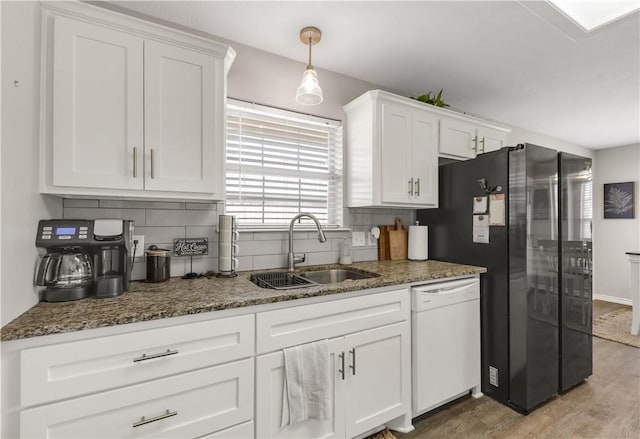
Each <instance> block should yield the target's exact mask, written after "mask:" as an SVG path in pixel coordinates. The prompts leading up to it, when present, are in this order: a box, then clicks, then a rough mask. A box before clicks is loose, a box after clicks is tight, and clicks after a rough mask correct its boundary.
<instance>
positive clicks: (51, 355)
mask: <svg viewBox="0 0 640 439" xmlns="http://www.w3.org/2000/svg"><path fill="white" fill-rule="evenodd" d="M253 331H254V321H253V315H248V316H239V317H231V318H226V319H220V320H210V321H205V322H197V323H189V324H185V325H178V326H171V327H167V328H159V329H152V330H147V331H139V332H133V333H128V334H121V335H114V336H107V337H101V338H96V339H90V340H82V341H76V342H69V343H61V344H56V345H51V346H42V347H36V348H32V349H25V350H24V351H22V352H21V353H20V389H21V394H20V395H21V403H22V406H31V405H34V404H41V403H45V402H50V401H55V400H59V399H64V398H70V397H76V396H80V395H83V394H89V393H93V392H100V391H103V390H108V389H112V388H116V387H122V386H128V385H131V384H135V383H139V382H142V381H148V380H152V379H156V378H159V377H164V376H169V375H174V374H177V373H182V372H186V371H189V370H195V369H198V368H202V367H207V366H212V365H215V364H221V363H225V362H228V361H233V360H237V359H240V358H243V357H248V356H251V355H252V354H253V351H254V334H253Z"/></svg>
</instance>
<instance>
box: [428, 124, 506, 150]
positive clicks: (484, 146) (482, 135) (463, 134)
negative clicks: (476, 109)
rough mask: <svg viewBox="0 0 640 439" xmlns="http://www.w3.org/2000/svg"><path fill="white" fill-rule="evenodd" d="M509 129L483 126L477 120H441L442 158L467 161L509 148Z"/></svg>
mask: <svg viewBox="0 0 640 439" xmlns="http://www.w3.org/2000/svg"><path fill="white" fill-rule="evenodd" d="M509 131H510V130H509V129H507V128H503V127H497V126H489V125H488V124H483V122H482V121H479V120H478V119H475V118H465V119H461V118H460V117H455V118H454V117H443V118H442V119H441V120H440V156H442V157H447V158H451V159H458V160H466V159H472V158H475V156H476V155H478V154H482V153H485V152H491V151H497V150H499V149H500V148H502V147H503V146H507V134H508V133H509Z"/></svg>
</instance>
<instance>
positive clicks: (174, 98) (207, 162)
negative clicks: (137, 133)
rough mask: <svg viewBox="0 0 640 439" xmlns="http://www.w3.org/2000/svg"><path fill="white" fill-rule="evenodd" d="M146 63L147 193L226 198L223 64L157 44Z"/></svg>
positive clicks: (146, 52) (148, 48)
mask: <svg viewBox="0 0 640 439" xmlns="http://www.w3.org/2000/svg"><path fill="white" fill-rule="evenodd" d="M144 59H145V82H144V87H145V110H146V111H145V124H144V133H145V162H146V164H145V169H146V170H148V172H145V189H147V190H154V191H180V192H201V193H207V192H210V193H213V194H216V195H218V196H220V195H221V194H224V180H223V177H224V166H223V167H222V168H220V166H218V167H217V165H219V164H223V165H224V157H225V156H224V144H223V145H222V146H223V147H222V148H216V147H215V145H216V135H217V133H219V132H224V126H223V123H224V120H223V119H222V118H217V117H216V115H222V114H224V110H225V109H224V99H220V98H218V99H216V96H217V94H218V93H216V86H218V88H220V87H219V86H221V85H222V81H221V80H220V78H221V76H222V74H223V71H224V65H223V60H221V59H216V58H215V57H213V56H210V55H208V54H203V53H201V52H196V51H193V50H189V49H185V48H181V47H176V46H173V45H169V44H163V43H158V42H155V41H146V42H145V50H144ZM216 82H220V84H216ZM221 170H222V172H221ZM223 198H224V197H223Z"/></svg>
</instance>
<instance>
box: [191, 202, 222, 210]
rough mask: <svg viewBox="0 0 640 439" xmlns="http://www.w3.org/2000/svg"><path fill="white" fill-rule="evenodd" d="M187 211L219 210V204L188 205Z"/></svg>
mask: <svg viewBox="0 0 640 439" xmlns="http://www.w3.org/2000/svg"><path fill="white" fill-rule="evenodd" d="M186 209H190V210H218V205H217V203H187V204H186Z"/></svg>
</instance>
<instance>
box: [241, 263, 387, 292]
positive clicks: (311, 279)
mask: <svg viewBox="0 0 640 439" xmlns="http://www.w3.org/2000/svg"><path fill="white" fill-rule="evenodd" d="M378 276H380V275H379V274H377V273H371V272H369V271H363V270H358V271H356V270H349V269H342V268H340V269H338V268H332V269H325V270H310V271H305V272H303V273H300V274H292V273H289V272H287V271H268V272H263V273H255V274H252V275H251V282H253V283H254V284H256V285H258V286H259V287H262V288H272V289H276V290H283V289H289V288H304V287H312V286H314V285H317V284H337V283H341V282H347V281H354V280H361V279H371V278H374V277H378Z"/></svg>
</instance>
